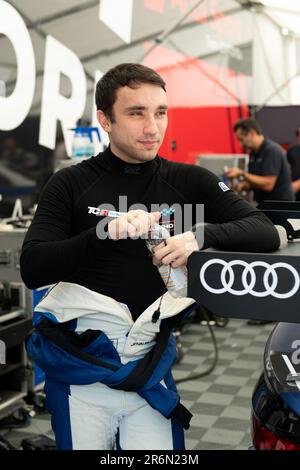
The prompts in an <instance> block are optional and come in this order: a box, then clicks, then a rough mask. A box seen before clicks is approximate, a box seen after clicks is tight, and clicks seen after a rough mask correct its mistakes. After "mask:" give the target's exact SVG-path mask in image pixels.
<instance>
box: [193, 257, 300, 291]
mask: <svg viewBox="0 0 300 470" xmlns="http://www.w3.org/2000/svg"><path fill="white" fill-rule="evenodd" d="M215 264H220V265H221V266H223V268H222V271H221V276H220V278H221V284H222V287H221V288H219V289H215V288H214V287H211V286H209V285H208V283H207V282H206V279H205V272H206V270H207V268H208V267H209V266H212V265H215ZM233 266H242V267H244V270H243V273H242V278H241V281H242V285H243V287H244V289H240V290H237V289H233V288H232V286H233V284H234V281H235V276H234V271H233V269H232V267H233ZM257 267H261V268H265V272H264V277H263V284H264V287H265V290H263V291H256V290H254V287H255V284H256V274H255V271H254V268H257ZM278 268H283V269H286V270H288V271H289V272H290V273H292V275H293V278H294V280H293V283H294V285H293V286H292V288H291V289H290V290H289V291H288V292H284V293H280V292H276V288H277V285H278V275H277V270H278ZM227 273H228V275H227ZM226 275H227V276H226ZM226 277H227V279H226ZM200 282H201V284H202V285H203V287H205V289H206V290H207V291H208V292H211V293H212V294H224V293H225V292H229V293H230V294H233V295H245V294H251V295H253V296H254V297H266V296H268V295H272V296H273V297H276V298H277V299H287V298H289V297H292V296H293V295H294V294H295V293H296V292H297V291H298V289H299V286H300V277H299V274H298V272H297V271H296V269H295V268H294V267H293V266H291V265H290V264H287V263H274V264H268V263H265V262H264V261H253V263H246V262H245V261H242V260H233V261H229V262H227V261H224V260H222V259H217V258H215V259H210V260H208V261H206V263H204V265H203V266H202V268H201V270H200Z"/></svg>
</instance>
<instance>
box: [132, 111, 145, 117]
mask: <svg viewBox="0 0 300 470" xmlns="http://www.w3.org/2000/svg"><path fill="white" fill-rule="evenodd" d="M142 114H143V113H142V112H141V111H132V112H131V113H130V116H142Z"/></svg>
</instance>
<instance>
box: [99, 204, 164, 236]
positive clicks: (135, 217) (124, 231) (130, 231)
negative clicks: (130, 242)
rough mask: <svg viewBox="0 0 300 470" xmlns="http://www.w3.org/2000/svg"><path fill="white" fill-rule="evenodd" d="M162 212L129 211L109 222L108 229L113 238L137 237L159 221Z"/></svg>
mask: <svg viewBox="0 0 300 470" xmlns="http://www.w3.org/2000/svg"><path fill="white" fill-rule="evenodd" d="M159 219H160V212H145V211H142V210H140V209H138V210H136V211H134V210H133V211H129V212H127V213H126V214H124V215H121V217H118V218H116V219H114V220H112V221H111V222H109V224H108V226H107V229H108V233H109V236H110V238H111V239H112V240H120V239H125V238H132V239H136V238H139V237H141V236H142V235H144V234H145V233H148V232H149V230H150V227H151V225H153V224H154V223H155V222H158V220H159Z"/></svg>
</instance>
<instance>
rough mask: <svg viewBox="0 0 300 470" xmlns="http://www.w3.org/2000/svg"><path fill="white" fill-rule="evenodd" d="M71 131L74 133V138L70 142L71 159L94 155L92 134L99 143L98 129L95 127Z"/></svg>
mask: <svg viewBox="0 0 300 470" xmlns="http://www.w3.org/2000/svg"><path fill="white" fill-rule="evenodd" d="M72 130H73V131H74V137H73V142H72V157H74V158H89V157H92V156H93V155H94V154H95V147H94V143H93V133H94V132H95V133H96V135H97V136H98V139H99V142H100V141H101V138H100V133H99V129H98V128H97V127H76V128H75V129H72Z"/></svg>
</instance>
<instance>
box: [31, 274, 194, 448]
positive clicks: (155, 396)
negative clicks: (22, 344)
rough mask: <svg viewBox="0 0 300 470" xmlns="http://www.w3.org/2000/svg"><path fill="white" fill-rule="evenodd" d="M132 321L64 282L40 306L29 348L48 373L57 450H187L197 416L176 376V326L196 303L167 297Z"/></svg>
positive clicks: (115, 306) (109, 301)
mask: <svg viewBox="0 0 300 470" xmlns="http://www.w3.org/2000/svg"><path fill="white" fill-rule="evenodd" d="M159 304H160V298H159V299H157V300H156V301H155V302H154V303H153V304H152V305H150V306H149V307H148V308H147V309H146V310H145V311H144V312H143V313H142V314H141V315H140V316H139V317H138V319H137V320H136V321H135V322H134V321H133V320H132V316H131V314H130V312H129V310H128V308H127V306H126V305H124V304H121V303H119V302H117V301H115V300H114V299H113V298H111V297H107V296H104V295H102V294H99V293H97V292H94V291H91V290H89V289H87V288H85V287H83V286H80V285H77V284H72V283H67V282H60V283H58V284H57V285H55V286H54V287H53V288H52V289H51V290H50V291H49V292H48V293H47V294H46V296H45V297H44V298H43V299H42V300H41V302H40V303H39V304H38V305H37V306H36V308H35V312H34V319H33V324H34V326H35V328H36V329H35V330H34V332H33V333H32V335H31V336H30V337H29V339H28V341H27V350H28V353H29V355H30V356H31V357H32V359H33V360H34V361H35V362H36V363H37V364H38V365H39V366H40V367H41V368H42V369H43V370H44V371H45V374H46V384H45V391H46V405H47V408H48V410H49V412H50V413H51V415H52V416H51V417H52V427H53V430H54V433H55V437H56V443H57V448H58V449H94V450H102V449H103V450H104V449H106V450H108V449H114V448H121V449H126V450H132V449H144V450H145V449H184V437H183V427H184V428H186V429H187V428H188V426H189V421H190V419H191V416H192V415H191V414H190V413H189V412H188V410H186V409H185V408H184V407H183V405H181V403H180V399H179V395H178V393H177V390H176V386H175V383H174V381H173V378H172V375H171V367H172V365H173V363H174V361H175V359H176V343H175V339H174V337H173V335H172V334H171V330H172V328H173V325H174V321H175V320H176V321H178V320H180V319H181V318H183V317H184V316H186V315H188V314H189V313H190V312H191V311H193V309H194V308H195V301H194V299H191V298H188V297H185V298H176V299H175V298H173V297H172V296H171V295H170V294H169V293H168V292H167V293H165V294H164V296H163V299H162V303H161V307H160V318H159V319H158V321H157V322H155V323H154V322H153V321H152V315H153V313H154V311H155V310H157V309H158V307H159Z"/></svg>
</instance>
